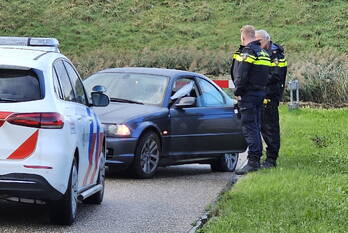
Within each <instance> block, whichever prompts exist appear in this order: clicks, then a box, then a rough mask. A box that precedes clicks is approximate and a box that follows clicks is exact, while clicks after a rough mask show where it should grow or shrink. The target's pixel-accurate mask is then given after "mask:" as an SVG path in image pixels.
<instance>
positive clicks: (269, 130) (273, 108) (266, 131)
mask: <svg viewBox="0 0 348 233" xmlns="http://www.w3.org/2000/svg"><path fill="white" fill-rule="evenodd" d="M278 106H279V101H277V100H271V102H269V103H268V104H263V106H262V110H261V134H262V138H263V140H264V141H265V143H266V145H267V148H266V154H267V158H268V159H272V160H276V159H277V158H278V153H279V149H280V129H279V111H278Z"/></svg>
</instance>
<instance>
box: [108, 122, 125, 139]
mask: <svg viewBox="0 0 348 233" xmlns="http://www.w3.org/2000/svg"><path fill="white" fill-rule="evenodd" d="M104 125H105V132H106V136H109V137H126V136H130V135H131V131H130V129H129V128H128V126H127V125H124V124H120V125H117V124H104Z"/></svg>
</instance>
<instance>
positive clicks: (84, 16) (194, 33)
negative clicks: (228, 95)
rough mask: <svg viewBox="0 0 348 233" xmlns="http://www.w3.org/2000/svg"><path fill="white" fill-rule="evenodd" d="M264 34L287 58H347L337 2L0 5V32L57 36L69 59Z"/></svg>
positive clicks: (50, 1) (82, 0) (342, 4)
mask: <svg viewBox="0 0 348 233" xmlns="http://www.w3.org/2000/svg"><path fill="white" fill-rule="evenodd" d="M243 24H253V25H255V26H256V27H258V28H264V29H266V30H268V31H269V32H270V33H271V35H273V36H274V38H275V40H276V41H278V42H280V43H281V44H284V45H285V47H286V48H287V50H288V51H289V52H300V51H309V50H313V49H316V48H323V47H326V46H328V47H333V48H336V49H338V50H339V51H343V52H347V51H348V49H347V46H346V45H347V44H348V37H347V36H346V35H347V31H348V27H347V25H348V3H347V1H344V0H330V1H329V0H270V1H264V0H253V1H252V0H248V1H247V0H214V1H207V0H206V1H202V0H195V1H188V0H152V1H151V0H59V1H58V0H31V1H23V0H2V1H1V2H0V34H1V35H8V36H11V35H16V36H46V37H57V38H58V39H59V40H60V41H61V45H62V49H63V51H64V52H65V53H67V54H70V55H80V54H83V53H85V52H88V51H90V50H97V49H101V48H102V49H112V50H113V51H124V50H127V51H139V50H143V49H144V48H148V49H154V50H159V49H164V50H165V49H167V48H173V47H174V48H175V47H178V46H180V47H195V48H198V49H202V48H204V49H209V50H229V49H231V47H234V46H236V45H238V43H239V28H240V26H241V25H243Z"/></svg>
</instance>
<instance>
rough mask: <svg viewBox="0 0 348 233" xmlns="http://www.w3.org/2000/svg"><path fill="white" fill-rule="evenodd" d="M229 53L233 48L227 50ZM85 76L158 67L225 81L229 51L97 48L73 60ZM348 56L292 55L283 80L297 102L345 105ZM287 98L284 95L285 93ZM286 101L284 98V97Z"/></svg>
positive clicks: (328, 53)
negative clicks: (292, 84) (292, 85)
mask: <svg viewBox="0 0 348 233" xmlns="http://www.w3.org/2000/svg"><path fill="white" fill-rule="evenodd" d="M231 51H233V49H232V50H231ZM73 61H74V62H75V64H77V67H78V69H79V70H80V72H81V74H82V75H83V76H84V77H85V76H87V75H90V74H92V73H94V72H97V71H99V70H102V69H106V68H111V67H126V66H128V67H130V66H131V67H158V68H168V69H179V70H189V71H193V72H198V73H201V74H204V75H207V76H209V77H211V78H217V77H218V76H224V78H227V79H228V78H229V72H230V66H231V52H226V51H224V50H220V51H217V52H216V51H210V50H199V49H197V48H185V47H182V48H171V49H165V50H159V51H158V50H156V51H153V50H151V49H144V50H143V51H140V52H139V53H134V52H128V51H121V52H120V51H113V50H110V49H106V48H105V49H101V50H97V51H92V52H89V53H86V54H84V55H82V56H80V57H73ZM347 70H348V57H347V56H346V55H343V54H340V53H339V52H337V51H335V50H319V51H317V52H313V53H309V54H297V55H292V56H291V57H290V59H289V67H288V77H287V80H288V81H290V80H294V79H298V80H299V81H300V99H301V101H311V102H316V103H325V104H341V103H348V73H347ZM285 96H288V93H287V92H286V93H285ZM285 100H287V98H285Z"/></svg>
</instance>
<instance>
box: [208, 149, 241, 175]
mask: <svg viewBox="0 0 348 233" xmlns="http://www.w3.org/2000/svg"><path fill="white" fill-rule="evenodd" d="M231 154H234V155H235V157H234V158H235V160H236V161H235V162H234V163H233V165H232V166H229V165H228V164H227V161H226V159H225V156H224V155H225V154H222V155H221V156H220V158H219V159H218V160H216V161H214V162H212V163H210V167H211V170H212V171H213V172H234V171H235V169H236V167H237V163H238V158H239V154H238V153H231Z"/></svg>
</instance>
